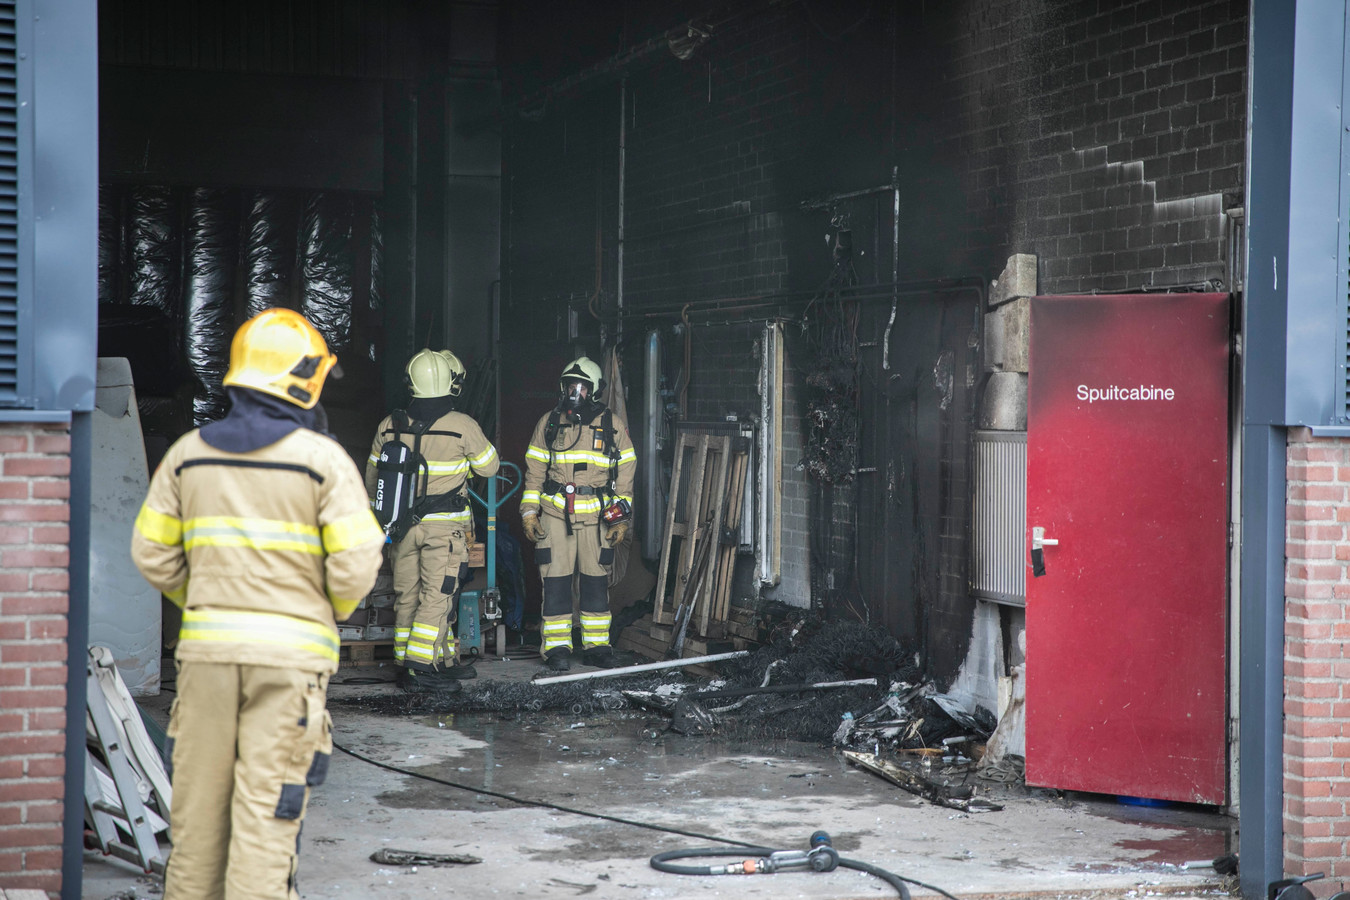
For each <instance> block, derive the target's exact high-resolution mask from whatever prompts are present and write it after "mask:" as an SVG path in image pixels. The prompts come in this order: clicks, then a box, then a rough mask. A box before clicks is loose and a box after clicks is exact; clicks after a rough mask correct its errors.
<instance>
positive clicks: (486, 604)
mask: <svg viewBox="0 0 1350 900" xmlns="http://www.w3.org/2000/svg"><path fill="white" fill-rule="evenodd" d="M498 480H500V481H501V482H502V483H503V485H505V486H506V492H505V493H503V494H502V495H501V496H500V497H499V496H497V482H498ZM523 481H524V478H523V476H522V475H521V472H520V467H519V466H517V465H516V464H515V463H509V462H505V461H503V462H502V464H501V469H500V470H498V472H497V474H496V475H494V476H492V477H491V478H489V479H488V485H487V497H486V498H483V497H480V496H478V495H477V494H476V493H474V492H473V489H472V488H469V487H468V486H467V485H466V486H465V490H466V491H468V493H469V496H470V497H472V498H473V499H475V500H477V501H478V502H479V503H481V504H482V505H483V508H484V509H485V510H486V511H487V538H486V539H485V540H484V542H483V543H484V544H485V545H486V546H485V553H484V556H485V558H484V567H485V568H486V569H487V586H486V587H484V588H483V589H482V590H475V591H460V592H459V613H458V615H457V616H456V618H455V637H456V638H458V639H459V651H460V653H461V654H463V655H464V656H466V657H481V656H482V655H483V652H484V646H483V645H484V640H483V639H484V633H483V632H484V628H485V627H488V628H495V631H496V633H495V635H494V637H495V638H496V640H495V644H494V647H495V650H496V657H497V659H506V623H505V622H504V621H502V592H501V591H500V590H498V588H497V510H498V509H500V508H501V505H502V504H503V503H505V502H506V501H507V499H508V498H509V497H511V495H513V494H514V493H515V492H516V491H518V490H520V486H521V484H522V483H523Z"/></svg>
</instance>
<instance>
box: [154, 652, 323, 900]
mask: <svg viewBox="0 0 1350 900" xmlns="http://www.w3.org/2000/svg"><path fill="white" fill-rule="evenodd" d="M327 690H328V676H327V675H325V674H319V673H314V672H303V671H300V670H298V669H292V668H282V667H278V666H254V665H241V664H237V663H208V662H193V661H190V660H183V661H180V662H179V664H178V697H177V699H175V700H174V703H173V709H172V711H171V713H170V715H169V730H168V737H169V741H170V746H169V748H168V753H167V755H168V757H169V773H170V777H171V778H172V780H173V801H172V807H173V808H172V811H171V815H170V818H171V821H172V822H173V852H172V853H171V854H170V855H169V861H168V867H167V870H166V873H165V879H164V900H299V897H300V894H299V893H298V892H297V890H296V886H295V874H296V866H297V864H298V861H299V849H300V848H299V842H300V823H301V820H302V819H303V818H304V816H305V807H306V804H307V803H308V801H309V789H310V788H311V787H314V786H315V785H318V784H322V783H323V780H324V777H325V776H326V775H327V774H328V760H329V757H330V756H331V754H332V752H333V735H332V720H331V719H330V718H329V716H328V711H327V710H326V709H325V703H326V697H327Z"/></svg>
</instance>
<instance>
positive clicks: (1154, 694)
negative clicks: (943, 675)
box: [1026, 294, 1229, 804]
mask: <svg viewBox="0 0 1350 900" xmlns="http://www.w3.org/2000/svg"><path fill="white" fill-rule="evenodd" d="M1228 336H1229V329H1228V297H1227V295H1223V294H1145V295H1136V296H1082V297H1036V298H1034V299H1033V300H1032V301H1031V364H1030V369H1031V372H1030V388H1029V396H1028V412H1027V539H1028V541H1027V542H1028V549H1029V551H1030V552H1029V554H1028V566H1029V570H1028V574H1027V612H1026V617H1027V707H1026V711H1027V723H1026V727H1027V733H1026V739H1027V748H1026V753H1027V755H1026V774H1027V783H1028V784H1035V785H1042V786H1046V787H1056V788H1065V789H1072V790H1081V791H1095V792H1100V793H1109V794H1121V795H1128V796H1134V797H1149V798H1156V799H1166V800H1181V801H1187V802H1192V803H1213V804H1218V803H1223V802H1224V798H1225V790H1224V786H1225V749H1226V748H1225V720H1226V695H1225V686H1226V666H1225V647H1226V635H1227V630H1226V625H1225V617H1226V609H1227V603H1226V596H1227V591H1226V560H1227V533H1228V530H1227V521H1228V515H1227V511H1228V494H1227V487H1226V484H1227V476H1228V341H1229V337H1228ZM1042 537H1043V538H1044V541H1042V540H1041V538H1042Z"/></svg>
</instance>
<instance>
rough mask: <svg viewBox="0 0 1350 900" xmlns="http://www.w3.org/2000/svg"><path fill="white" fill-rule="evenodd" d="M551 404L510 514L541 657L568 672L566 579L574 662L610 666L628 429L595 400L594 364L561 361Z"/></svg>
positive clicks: (633, 457)
mask: <svg viewBox="0 0 1350 900" xmlns="http://www.w3.org/2000/svg"><path fill="white" fill-rule="evenodd" d="M559 387H560V388H561V397H560V398H559V400H558V405H557V406H555V407H554V408H553V410H552V411H550V412H548V413H546V414H545V415H544V416H543V418H541V419H540V420H539V424H537V425H536V426H535V428H534V435H533V436H532V437H531V438H530V446H529V448H528V449H527V450H526V452H525V462H526V466H525V490H524V493H523V494H522V496H521V501H520V514H521V521H522V524H523V526H524V529H525V536H526V537H528V538H529V539H530V540H531V541H533V542H534V545H535V549H534V559H535V562H537V563H538V564H539V574H540V575H541V576H542V577H543V581H544V601H543V625H542V632H543V647H542V650H543V655H544V660H545V664H546V665H547V666H548V668H549V669H551V670H553V671H555V672H566V671H567V670H568V669H570V668H571V656H572V578H573V574H574V573H575V574H577V575H578V576H579V581H580V595H581V596H580V601H581V635H582V658H581V661H582V662H583V663H584V664H586V665H588V666H597V667H601V668H612V667H613V666H615V665H617V664H618V663H617V660H616V658H615V654H614V650H613V648H612V647H611V646H610V643H609V626H610V613H609V570H610V567H611V566H612V565H613V562H614V548H615V547H616V546H617V545H618V544H619V543H620V542H621V541H622V540H623V539H624V536H625V535H626V534H627V533H628V527H629V524H630V521H631V519H632V504H633V475H634V472H635V470H636V462H637V454H636V453H635V452H634V450H633V442H632V440H631V439H630V438H629V436H628V425H627V423H625V422H624V421H623V419H622V418H621V417H619V416H617V415H615V414H614V412H613V411H612V410H611V409H609V407H607V406H605V404H604V403H603V402H602V392H603V391H604V387H605V385H604V381H603V379H602V378H601V375H600V367H599V366H598V365H596V364H595V363H594V362H592V361H591V360H590V359H588V358H586V357H584V356H582V357H579V358H578V359H574V360H573V361H572V362H570V363H568V364H567V366H566V367H565V368H564V369H563V372H562V377H561V379H560V382H559Z"/></svg>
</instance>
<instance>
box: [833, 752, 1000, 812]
mask: <svg viewBox="0 0 1350 900" xmlns="http://www.w3.org/2000/svg"><path fill="white" fill-rule="evenodd" d="M844 758H845V759H847V760H848V761H849V762H851V763H853V764H854V765H855V766H858V767H859V768H861V769H866V770H867V771H869V772H871V773H872V774H874V775H880V776H881V777H882V778H884V779H886V780H887V781H889V782H890V783H891V784H894V785H896V786H897V787H900V788H904V789H905V790H907V791H909V792H910V793H911V794H918V795H919V796H920V797H923V798H924V799H926V800H928V801H929V802H931V803H935V804H937V805H938V806H945V807H947V808H949V809H959V810H961V811H962V812H972V813H973V812H997V811H998V810H1000V809H1002V808H1003V806H1002V805H1001V804H998V803H991V802H989V801H988V800H985V799H983V798H980V797H976V796H974V791H973V790H972V789H971V788H969V787H960V788H953V787H952V786H951V785H947V784H942V783H940V782H936V781H931V780H929V779H927V778H924V777H923V776H921V775H918V774H916V773H914V772H911V771H909V770H908V769H906V768H905V767H904V766H898V765H896V764H895V763H892V762H887V761H885V760H883V759H882V758H881V757H879V756H877V755H876V754H875V753H859V752H858V751H856V750H845V751H844Z"/></svg>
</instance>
